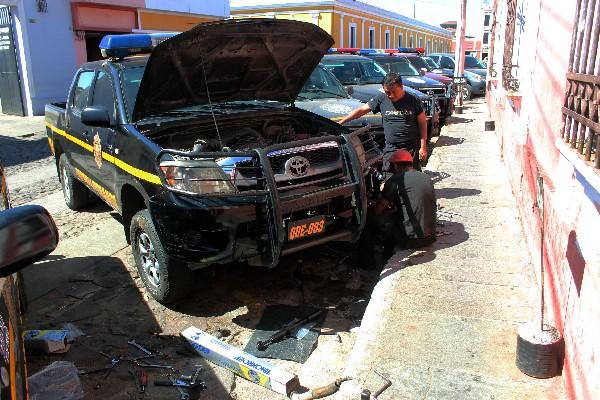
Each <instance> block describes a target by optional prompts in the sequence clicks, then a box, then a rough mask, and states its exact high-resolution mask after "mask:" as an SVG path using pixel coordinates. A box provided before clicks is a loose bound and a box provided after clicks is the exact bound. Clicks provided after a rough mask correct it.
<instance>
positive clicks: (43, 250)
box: [0, 165, 58, 400]
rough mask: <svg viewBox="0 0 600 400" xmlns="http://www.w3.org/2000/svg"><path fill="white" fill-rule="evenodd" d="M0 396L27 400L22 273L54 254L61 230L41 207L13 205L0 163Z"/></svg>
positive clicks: (14, 399)
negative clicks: (27, 267) (23, 270)
mask: <svg viewBox="0 0 600 400" xmlns="http://www.w3.org/2000/svg"><path fill="white" fill-rule="evenodd" d="M0 194H1V196H0V343H1V344H2V345H1V346H0V398H2V399H13V400H16V399H27V398H28V395H27V382H26V379H27V370H26V367H27V366H26V363H25V350H24V344H23V339H22V338H23V329H22V323H21V318H22V314H21V313H22V307H21V302H22V290H23V287H22V283H21V279H20V277H19V272H20V271H21V270H22V269H23V268H25V267H26V266H28V265H30V264H33V263H34V262H35V261H37V260H39V259H41V258H43V257H45V256H46V255H48V254H49V253H51V252H52V251H53V250H54V249H55V248H56V245H57V244H58V230H57V229H56V225H55V224H54V221H53V220H52V217H51V216H50V214H49V213H48V211H46V210H45V209H44V208H43V207H41V206H34V205H30V206H22V207H16V208H11V205H10V197H9V194H8V187H7V185H6V179H5V175H4V169H3V168H2V165H0Z"/></svg>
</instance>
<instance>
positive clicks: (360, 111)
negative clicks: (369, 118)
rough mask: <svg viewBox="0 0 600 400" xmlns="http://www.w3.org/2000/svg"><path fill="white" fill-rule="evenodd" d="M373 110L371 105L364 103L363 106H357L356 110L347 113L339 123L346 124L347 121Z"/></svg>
mask: <svg viewBox="0 0 600 400" xmlns="http://www.w3.org/2000/svg"><path fill="white" fill-rule="evenodd" d="M369 112H371V107H369V105H368V104H363V105H362V106H360V107H358V108H355V109H354V110H352V111H350V113H349V114H348V115H346V116H345V117H344V118H342V119H340V120H339V121H338V123H339V124H340V125H343V124H345V123H346V122H349V121H352V120H355V119H356V118H360V117H362V116H363V115H365V114H367V113H369Z"/></svg>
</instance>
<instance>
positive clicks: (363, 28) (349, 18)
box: [230, 0, 453, 53]
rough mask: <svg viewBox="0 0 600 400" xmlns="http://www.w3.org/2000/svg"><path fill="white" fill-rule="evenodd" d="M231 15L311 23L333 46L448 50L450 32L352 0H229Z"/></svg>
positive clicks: (233, 16)
mask: <svg viewBox="0 0 600 400" xmlns="http://www.w3.org/2000/svg"><path fill="white" fill-rule="evenodd" d="M230 5H231V9H230V11H231V17H232V18H248V17H250V18H258V17H260V18H278V19H280V18H281V19H293V20H296V21H305V22H311V23H313V24H315V25H318V26H319V27H321V28H322V29H323V30H325V31H326V32H328V33H329V34H330V35H331V36H332V37H333V38H334V39H335V47H359V48H396V47H423V48H425V51H426V52H427V53H430V52H431V53H434V52H448V51H450V43H451V41H452V38H453V33H452V32H450V31H447V30H445V29H442V28H440V27H436V26H432V25H429V24H426V23H424V22H421V21H418V20H415V19H412V18H408V17H405V16H404V15H400V14H396V13H393V12H390V11H387V10H384V9H382V8H378V7H374V6H371V5H369V4H365V3H361V2H359V1H355V0H305V1H298V0H287V1H286V0H231V2H230Z"/></svg>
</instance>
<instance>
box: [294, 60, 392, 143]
mask: <svg viewBox="0 0 600 400" xmlns="http://www.w3.org/2000/svg"><path fill="white" fill-rule="evenodd" d="M294 104H295V105H296V107H299V108H302V109H304V110H306V111H310V112H312V113H315V114H317V115H320V116H322V117H325V118H329V119H331V120H332V121H339V120H340V119H342V118H343V117H344V116H346V115H347V114H348V113H349V112H350V111H352V110H354V109H355V108H358V107H360V106H362V104H363V103H362V102H361V101H359V100H356V99H353V98H352V97H350V96H349V95H348V93H347V92H346V90H345V89H344V87H343V86H342V84H341V83H340V81H338V80H337V78H336V77H335V76H334V75H333V74H332V73H331V72H330V71H329V70H327V69H326V68H325V67H324V66H323V65H322V64H319V65H317V67H316V68H315V69H314V71H313V72H312V73H311V74H310V77H309V78H308V81H306V83H305V84H304V86H303V87H302V90H301V91H300V93H299V94H298V97H297V98H296V102H295V103H294ZM367 125H368V126H369V127H370V130H369V132H370V133H371V134H373V135H374V136H375V140H376V141H377V143H378V144H379V145H380V148H381V149H383V144H384V143H385V136H384V134H383V120H382V117H381V115H380V114H371V113H369V114H366V115H364V116H362V117H361V118H357V119H355V120H352V121H350V122H347V123H345V124H344V126H345V127H347V128H348V129H350V130H351V131H355V130H357V129H361V128H363V127H364V126H367Z"/></svg>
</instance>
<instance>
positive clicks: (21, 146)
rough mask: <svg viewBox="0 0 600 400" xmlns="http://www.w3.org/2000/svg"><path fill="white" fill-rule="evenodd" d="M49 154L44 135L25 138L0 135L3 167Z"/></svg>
mask: <svg viewBox="0 0 600 400" xmlns="http://www.w3.org/2000/svg"><path fill="white" fill-rule="evenodd" d="M51 155H52V154H51V153H50V147H49V146H48V139H46V137H45V136H44V137H41V138H39V139H34V140H27V139H19V138H14V137H10V136H4V135H0V160H2V163H3V164H4V166H5V167H13V166H15V165H20V164H25V163H28V162H32V161H37V160H42V159H44V158H47V157H50V156H51Z"/></svg>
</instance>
